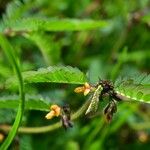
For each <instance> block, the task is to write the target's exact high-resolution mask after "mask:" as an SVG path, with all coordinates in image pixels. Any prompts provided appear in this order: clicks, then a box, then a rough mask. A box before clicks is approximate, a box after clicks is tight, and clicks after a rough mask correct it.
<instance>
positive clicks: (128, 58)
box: [0, 0, 150, 150]
mask: <svg viewBox="0 0 150 150" xmlns="http://www.w3.org/2000/svg"><path fill="white" fill-rule="evenodd" d="M4 14H5V15H4ZM0 17H1V20H2V19H6V18H7V19H10V18H11V19H14V20H15V19H16V20H17V19H19V18H23V17H42V18H45V17H48V18H62V19H63V18H77V19H93V20H107V21H109V24H108V25H107V26H105V27H103V28H100V29H94V30H88V31H75V32H72V31H69V32H45V33H43V32H41V33H39V36H37V35H36V34H35V35H34V34H33V36H31V37H29V38H24V37H22V36H19V35H18V36H15V37H10V38H9V39H10V41H11V43H12V44H13V46H14V47H15V49H16V51H15V53H16V55H18V58H19V60H18V61H19V62H20V66H21V70H22V71H27V70H36V69H38V68H41V67H47V66H50V65H64V66H65V65H70V66H73V67H78V68H79V69H80V70H82V71H83V72H85V73H86V74H87V76H88V77H89V80H90V82H91V83H95V82H97V81H98V77H100V78H101V79H110V80H112V81H115V79H116V78H117V77H118V76H119V75H123V76H128V75H131V74H133V73H139V72H140V73H142V72H147V73H149V70H150V1H149V0H122V1H121V0H113V1H112V0H53V1H50V0H20V1H15V0H14V1H13V0H5V1H4V0H0ZM12 74H13V70H12V68H11V67H10V65H9V63H8V62H7V59H6V56H5V55H4V53H3V52H2V50H1V49H0V96H3V95H9V94H12V93H13V94H14V93H15V94H17V90H16V89H9V90H5V89H4V88H3V85H4V82H5V81H6V79H7V78H9V77H11V76H12ZM75 87H76V86H75V85H69V86H68V85H56V84H54V85H52V84H36V85H32V86H30V87H28V88H26V89H25V92H26V94H27V95H28V94H31V95H33V96H34V95H40V96H42V97H44V99H46V100H47V101H48V102H49V101H52V100H53V101H54V102H55V103H58V104H65V103H69V104H70V106H71V108H72V111H73V112H74V111H76V110H77V109H78V108H79V107H80V106H81V105H82V104H83V103H84V101H86V99H87V97H83V96H82V95H76V94H75V93H73V90H74V88H75ZM102 109H103V108H101V110H102ZM101 110H100V109H99V111H100V112H101ZM15 114H16V111H15V110H11V109H0V124H13V121H14V118H15ZM44 117H45V113H44V112H41V111H27V112H25V114H24V117H23V121H22V124H21V125H24V126H33V127H36V126H43V125H49V124H52V123H53V122H56V121H57V119H54V120H50V121H49V120H45V118H44ZM0 134H4V135H5V134H6V133H4V132H0ZM1 142H2V141H1ZM60 148H61V149H64V150H79V149H81V150H101V149H110V150H118V149H121V150H123V149H144V150H148V149H149V148H150V105H148V104H146V105H145V104H137V103H125V104H119V107H118V112H117V113H116V114H115V116H114V118H113V121H112V122H111V123H110V124H106V123H105V121H104V119H103V115H101V114H98V115H96V116H95V117H94V118H85V117H84V116H82V117H80V118H79V119H78V120H76V121H75V122H74V127H73V128H71V129H69V130H67V131H65V130H64V129H63V128H60V129H57V130H54V131H51V132H48V133H44V134H37V135H30V134H17V136H16V137H15V140H14V142H13V143H12V145H11V147H10V149H14V150H16V149H20V150H25V149H26V150H48V149H54V150H57V149H60Z"/></svg>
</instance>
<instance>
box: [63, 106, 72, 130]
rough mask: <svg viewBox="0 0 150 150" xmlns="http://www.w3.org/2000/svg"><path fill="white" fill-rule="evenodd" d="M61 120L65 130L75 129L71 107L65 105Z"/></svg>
mask: <svg viewBox="0 0 150 150" xmlns="http://www.w3.org/2000/svg"><path fill="white" fill-rule="evenodd" d="M61 120H62V125H63V127H64V128H65V129H67V128H69V127H73V123H72V122H71V110H70V107H69V105H64V106H63V107H62V114H61Z"/></svg>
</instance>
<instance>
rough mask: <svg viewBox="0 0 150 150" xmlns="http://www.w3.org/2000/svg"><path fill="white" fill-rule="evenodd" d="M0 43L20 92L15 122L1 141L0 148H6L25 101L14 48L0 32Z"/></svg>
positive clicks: (13, 133) (16, 125)
mask: <svg viewBox="0 0 150 150" xmlns="http://www.w3.org/2000/svg"><path fill="white" fill-rule="evenodd" d="M0 45H1V47H2V49H3V50H4V52H5V53H6V55H7V57H8V60H9V61H10V63H11V64H12V67H13V68H14V70H15V72H16V75H17V78H18V81H19V93H20V102H19V107H18V111H17V115H16V118H15V122H14V124H13V126H12V128H11V130H10V132H9V134H8V136H7V138H6V140H5V141H4V142H3V144H2V146H1V147H0V149H1V150H7V149H8V147H9V145H10V144H11V142H12V141H13V139H14V136H15V135H16V133H17V130H18V127H19V124H20V122H21V119H22V115H23V111H24V101H25V94H24V87H23V78H22V75H21V72H20V69H19V65H18V63H17V61H16V58H15V55H14V49H13V47H12V45H11V44H10V43H9V41H8V40H7V39H6V37H5V36H3V35H2V34H0Z"/></svg>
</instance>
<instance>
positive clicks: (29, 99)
mask: <svg viewBox="0 0 150 150" xmlns="http://www.w3.org/2000/svg"><path fill="white" fill-rule="evenodd" d="M50 104H51V103H48V101H47V100H45V99H43V97H41V96H30V95H27V96H26V101H25V109H26V110H41V111H49V106H50ZM18 106H19V97H18V96H17V95H10V96H5V97H1V98H0V108H11V109H17V108H18Z"/></svg>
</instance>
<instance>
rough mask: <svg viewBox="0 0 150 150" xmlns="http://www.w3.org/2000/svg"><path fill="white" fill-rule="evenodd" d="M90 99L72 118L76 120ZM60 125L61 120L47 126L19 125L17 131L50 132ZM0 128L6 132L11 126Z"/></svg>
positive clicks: (0, 126) (1, 126)
mask: <svg viewBox="0 0 150 150" xmlns="http://www.w3.org/2000/svg"><path fill="white" fill-rule="evenodd" d="M89 104H90V101H89V100H88V101H86V102H85V103H84V104H83V105H82V107H81V108H80V109H79V110H77V111H76V112H75V113H74V114H73V115H72V116H71V119H72V120H76V119H77V118H79V117H80V116H81V115H82V114H83V113H84V112H85V110H86V109H87V107H88V106H89ZM60 127H61V122H58V123H55V124H53V125H49V126H42V127H19V129H18V132H19V133H26V134H38V133H45V132H50V131H53V130H56V129H58V128H60ZM0 129H1V130H3V131H4V132H8V131H9V130H10V129H11V126H9V125H0Z"/></svg>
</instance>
